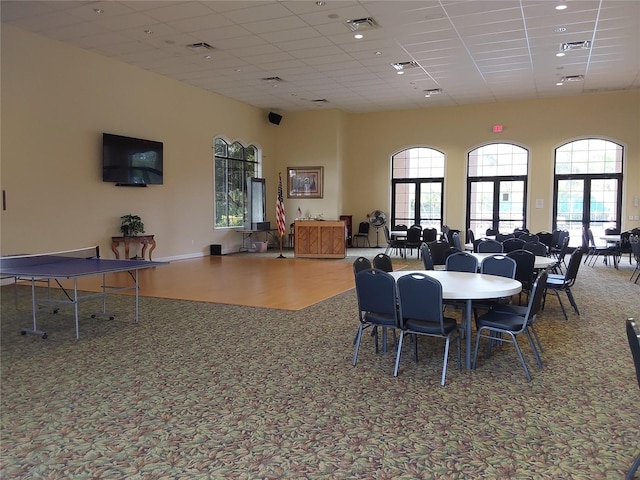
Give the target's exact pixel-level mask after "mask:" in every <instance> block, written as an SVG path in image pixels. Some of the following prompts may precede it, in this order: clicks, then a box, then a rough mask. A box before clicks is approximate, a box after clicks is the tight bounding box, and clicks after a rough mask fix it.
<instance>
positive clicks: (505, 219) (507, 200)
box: [498, 180, 524, 233]
mask: <svg viewBox="0 0 640 480" xmlns="http://www.w3.org/2000/svg"><path fill="white" fill-rule="evenodd" d="M499 185H500V195H499V197H498V198H499V210H498V211H499V218H498V230H499V231H500V232H503V233H508V232H513V230H514V229H515V228H518V227H521V226H522V225H523V224H524V181H522V180H518V181H513V182H512V181H506V180H504V181H501V182H500V183H499Z"/></svg>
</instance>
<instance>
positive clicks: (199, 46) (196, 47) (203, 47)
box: [187, 42, 215, 52]
mask: <svg viewBox="0 0 640 480" xmlns="http://www.w3.org/2000/svg"><path fill="white" fill-rule="evenodd" d="M187 48H188V49H189V50H193V51H194V52H208V51H210V50H215V48H214V47H212V46H211V45H209V44H208V43H207V42H198V43H192V44H190V45H187Z"/></svg>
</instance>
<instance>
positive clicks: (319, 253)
mask: <svg viewBox="0 0 640 480" xmlns="http://www.w3.org/2000/svg"><path fill="white" fill-rule="evenodd" d="M295 238H296V242H295V249H294V253H295V256H296V257H300V258H344V257H345V256H346V252H347V250H346V230H345V224H344V222H343V221H312V220H297V221H296V226H295Z"/></svg>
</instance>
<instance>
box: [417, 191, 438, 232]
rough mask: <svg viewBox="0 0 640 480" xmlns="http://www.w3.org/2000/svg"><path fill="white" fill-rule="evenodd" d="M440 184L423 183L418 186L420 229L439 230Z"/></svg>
mask: <svg viewBox="0 0 640 480" xmlns="http://www.w3.org/2000/svg"><path fill="white" fill-rule="evenodd" d="M441 211H442V183H440V182H428V183H427V182H423V183H421V184H420V225H421V226H422V228H427V227H428V228H437V229H438V230H439V229H440V225H441V222H442V219H441V218H440V212H441Z"/></svg>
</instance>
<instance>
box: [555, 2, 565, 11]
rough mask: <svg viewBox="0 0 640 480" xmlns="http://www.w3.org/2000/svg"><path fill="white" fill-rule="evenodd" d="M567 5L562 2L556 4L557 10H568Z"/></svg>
mask: <svg viewBox="0 0 640 480" xmlns="http://www.w3.org/2000/svg"><path fill="white" fill-rule="evenodd" d="M566 9H567V6H566V5H565V4H564V3H561V4H560V5H556V10H566Z"/></svg>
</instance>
